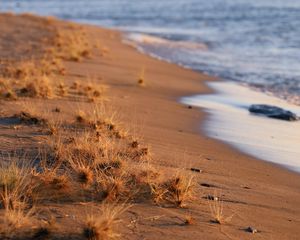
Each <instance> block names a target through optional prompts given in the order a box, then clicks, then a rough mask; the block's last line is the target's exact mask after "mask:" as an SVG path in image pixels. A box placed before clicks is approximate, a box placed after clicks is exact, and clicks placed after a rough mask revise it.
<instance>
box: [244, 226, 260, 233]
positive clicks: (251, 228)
mask: <svg viewBox="0 0 300 240" xmlns="http://www.w3.org/2000/svg"><path fill="white" fill-rule="evenodd" d="M245 231H246V232H250V233H253V234H254V233H257V232H258V231H257V229H255V228H254V227H247V228H246V229H245Z"/></svg>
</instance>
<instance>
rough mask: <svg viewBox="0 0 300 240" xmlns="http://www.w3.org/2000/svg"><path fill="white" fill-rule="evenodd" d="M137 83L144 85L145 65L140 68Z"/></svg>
mask: <svg viewBox="0 0 300 240" xmlns="http://www.w3.org/2000/svg"><path fill="white" fill-rule="evenodd" d="M138 85H139V86H145V67H143V68H142V70H141V72H140V75H139V78H138Z"/></svg>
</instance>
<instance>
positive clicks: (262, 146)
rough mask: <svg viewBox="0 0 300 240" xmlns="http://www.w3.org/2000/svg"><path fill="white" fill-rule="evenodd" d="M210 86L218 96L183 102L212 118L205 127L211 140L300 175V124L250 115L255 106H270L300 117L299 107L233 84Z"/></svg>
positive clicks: (183, 100)
mask: <svg viewBox="0 0 300 240" xmlns="http://www.w3.org/2000/svg"><path fill="white" fill-rule="evenodd" d="M208 85H209V86H210V87H211V88H212V89H214V90H215V93H214V94H204V95H194V96H189V97H183V98H181V102H183V103H185V104H187V105H192V106H195V107H197V106H198V107H200V108H201V109H202V110H203V111H205V112H207V113H208V114H209V116H208V120H206V121H205V122H204V123H203V126H202V128H203V130H204V131H205V133H206V134H207V135H208V136H209V137H211V138H214V139H217V140H219V141H222V142H224V143H227V144H229V145H230V146H232V147H234V148H235V149H237V150H239V151H241V152H242V153H244V154H248V155H249V156H253V157H254V158H257V159H259V160H262V161H267V162H273V163H275V164H278V166H279V167H283V168H287V169H289V170H291V171H292V172H296V173H299V170H300V165H299V162H298V156H299V155H300V152H298V151H299V149H298V146H297V142H299V141H300V139H298V138H299V136H298V135H297V132H298V131H300V123H299V122H297V121H296V122H288V121H282V120H278V119H270V118H267V117H265V116H257V115H253V114H250V113H249V112H248V108H249V106H250V105H251V104H269V105H275V106H278V107H282V108H284V109H288V110H290V111H292V112H295V113H296V114H297V115H299V114H300V108H299V107H297V106H296V105H292V104H289V103H287V102H285V101H283V100H282V99H278V98H275V97H273V96H267V95H265V94H263V93H260V92H257V91H252V90H251V89H248V88H246V87H244V86H241V85H238V84H236V83H234V82H230V81H225V80H223V81H218V82H213V83H208ZM205 128H207V129H205Z"/></svg>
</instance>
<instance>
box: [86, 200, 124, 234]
mask: <svg viewBox="0 0 300 240" xmlns="http://www.w3.org/2000/svg"><path fill="white" fill-rule="evenodd" d="M129 207H130V206H129ZM129 207H126V206H125V205H121V206H117V205H102V207H101V215H97V216H95V215H90V216H88V217H87V219H86V224H85V227H84V228H83V237H84V238H85V239H88V240H113V239H118V238H119V237H120V234H119V233H117V232H116V227H117V225H118V224H119V223H120V222H121V220H120V219H119V216H120V215H121V214H122V213H124V212H125V211H126V210H127V209H128V208H129Z"/></svg>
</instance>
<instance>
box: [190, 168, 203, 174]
mask: <svg viewBox="0 0 300 240" xmlns="http://www.w3.org/2000/svg"><path fill="white" fill-rule="evenodd" d="M190 170H191V171H192V172H198V173H202V170H201V169H199V168H190Z"/></svg>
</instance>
